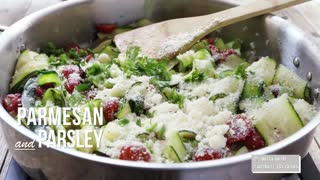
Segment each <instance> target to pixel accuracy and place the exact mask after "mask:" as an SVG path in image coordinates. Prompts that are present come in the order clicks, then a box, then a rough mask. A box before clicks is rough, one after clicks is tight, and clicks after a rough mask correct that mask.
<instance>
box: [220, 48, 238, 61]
mask: <svg viewBox="0 0 320 180" xmlns="http://www.w3.org/2000/svg"><path fill="white" fill-rule="evenodd" d="M233 54H235V55H238V53H237V51H235V50H233V49H226V50H224V51H223V52H222V60H223V61H225V60H226V59H227V57H229V56H231V55H233Z"/></svg>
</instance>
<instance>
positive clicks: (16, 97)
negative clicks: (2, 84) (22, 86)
mask: <svg viewBox="0 0 320 180" xmlns="http://www.w3.org/2000/svg"><path fill="white" fill-rule="evenodd" d="M2 105H3V107H4V109H6V110H7V111H8V113H10V114H12V115H17V113H18V108H19V107H21V106H22V105H21V94H19V93H16V94H8V95H7V96H6V97H5V98H4V99H3V100H2Z"/></svg>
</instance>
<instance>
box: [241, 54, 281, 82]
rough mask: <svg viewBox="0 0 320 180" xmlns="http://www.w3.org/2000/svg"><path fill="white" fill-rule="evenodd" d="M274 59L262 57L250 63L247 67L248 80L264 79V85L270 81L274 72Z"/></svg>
mask: <svg viewBox="0 0 320 180" xmlns="http://www.w3.org/2000/svg"><path fill="white" fill-rule="evenodd" d="M276 65H277V63H276V61H275V60H274V59H271V58H269V57H263V58H261V59H260V60H259V61H257V62H254V63H252V64H251V65H250V66H249V67H248V68H247V69H246V72H247V76H248V79H250V80H256V81H260V80H262V81H264V83H265V84H266V85H270V84H271V83H272V80H273V77H274V74H275V73H276Z"/></svg>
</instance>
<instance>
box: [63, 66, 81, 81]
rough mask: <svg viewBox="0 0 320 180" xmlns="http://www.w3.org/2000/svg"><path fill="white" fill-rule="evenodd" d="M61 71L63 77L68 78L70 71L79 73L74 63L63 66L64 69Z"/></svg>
mask: <svg viewBox="0 0 320 180" xmlns="http://www.w3.org/2000/svg"><path fill="white" fill-rule="evenodd" d="M62 73H63V76H64V77H65V78H69V76H70V74H72V73H77V74H80V69H79V67H78V66H76V65H68V66H66V67H64V69H63V70H62Z"/></svg>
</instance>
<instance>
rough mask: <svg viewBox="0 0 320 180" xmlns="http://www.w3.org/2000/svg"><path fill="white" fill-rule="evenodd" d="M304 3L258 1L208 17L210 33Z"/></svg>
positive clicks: (292, 0)
mask: <svg viewBox="0 0 320 180" xmlns="http://www.w3.org/2000/svg"><path fill="white" fill-rule="evenodd" d="M304 1H305V0H256V1H254V2H252V3H249V4H245V5H241V6H238V7H235V8H232V9H227V10H225V11H220V12H218V13H215V14H210V15H206V17H207V18H208V19H209V21H211V23H210V26H211V27H210V30H209V31H214V30H216V29H218V28H221V27H224V26H228V25H230V24H233V23H236V22H239V21H243V20H246V19H249V18H252V17H255V16H259V15H262V14H266V13H270V12H273V11H277V10H280V9H284V8H286V7H290V6H293V5H296V4H300V3H302V2H304Z"/></svg>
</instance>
